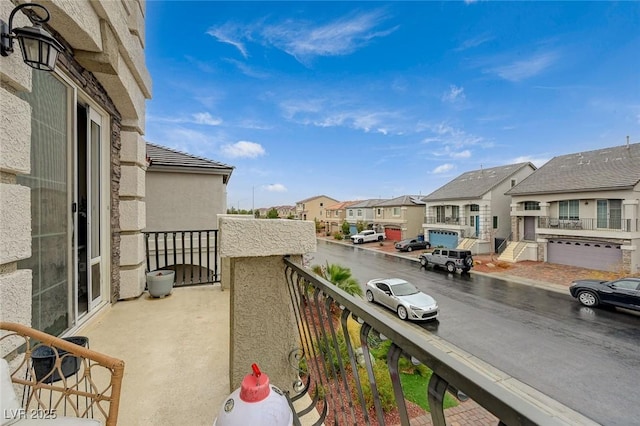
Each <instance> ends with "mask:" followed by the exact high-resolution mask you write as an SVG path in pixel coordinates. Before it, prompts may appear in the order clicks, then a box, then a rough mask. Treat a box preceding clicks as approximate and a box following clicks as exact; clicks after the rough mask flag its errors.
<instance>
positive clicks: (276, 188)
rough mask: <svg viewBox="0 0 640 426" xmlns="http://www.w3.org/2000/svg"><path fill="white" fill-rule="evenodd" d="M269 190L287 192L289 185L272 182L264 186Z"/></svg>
mask: <svg viewBox="0 0 640 426" xmlns="http://www.w3.org/2000/svg"><path fill="white" fill-rule="evenodd" d="M264 189H266V190H267V191H269V192H287V187H286V186H284V185H283V184H281V183H272V184H270V185H266V186H265V187H264Z"/></svg>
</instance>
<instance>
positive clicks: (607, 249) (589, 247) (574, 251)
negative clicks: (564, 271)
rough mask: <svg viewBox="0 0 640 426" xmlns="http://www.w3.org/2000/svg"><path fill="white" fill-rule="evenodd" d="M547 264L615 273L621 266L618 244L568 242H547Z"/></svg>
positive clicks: (620, 253) (620, 251)
mask: <svg viewBox="0 0 640 426" xmlns="http://www.w3.org/2000/svg"><path fill="white" fill-rule="evenodd" d="M547 262H550V263H559V264H561V265H572V266H579V267H582V268H589V269H597V270H600V271H617V270H619V269H620V266H621V265H622V250H621V249H620V245H619V244H612V243H602V242H585V241H569V240H549V243H548V244H547Z"/></svg>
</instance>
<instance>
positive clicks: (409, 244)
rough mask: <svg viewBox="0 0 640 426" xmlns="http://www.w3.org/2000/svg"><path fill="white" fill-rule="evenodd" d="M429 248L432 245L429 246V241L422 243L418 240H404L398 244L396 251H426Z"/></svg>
mask: <svg viewBox="0 0 640 426" xmlns="http://www.w3.org/2000/svg"><path fill="white" fill-rule="evenodd" d="M428 248H431V244H429V242H428V241H424V240H423V241H420V240H418V239H416V238H414V239H410V240H402V241H399V242H397V243H396V250H400V251H413V250H424V249H428Z"/></svg>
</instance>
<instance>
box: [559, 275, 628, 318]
mask: <svg viewBox="0 0 640 426" xmlns="http://www.w3.org/2000/svg"><path fill="white" fill-rule="evenodd" d="M569 292H570V293H571V295H572V296H573V297H575V298H577V299H578V300H579V301H580V303H582V304H583V305H585V306H591V307H592V306H598V305H600V304H602V305H613V306H619V307H621V308H627V309H633V310H636V311H640V278H631V277H629V278H621V279H619V280H614V281H600V280H577V281H574V282H572V283H571V286H570V287H569Z"/></svg>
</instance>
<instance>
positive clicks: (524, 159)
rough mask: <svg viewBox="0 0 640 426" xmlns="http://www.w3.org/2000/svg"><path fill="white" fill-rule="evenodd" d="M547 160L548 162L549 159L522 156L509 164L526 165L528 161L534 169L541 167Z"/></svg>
mask: <svg viewBox="0 0 640 426" xmlns="http://www.w3.org/2000/svg"><path fill="white" fill-rule="evenodd" d="M549 160H550V158H549V157H532V156H530V155H522V156H520V157H516V158H514V159H513V160H511V161H510V162H509V163H510V164H516V163H526V162H527V161H528V162H530V163H533V165H534V166H536V167H542V166H543V165H544V164H545V163H547V162H548V161H549Z"/></svg>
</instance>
